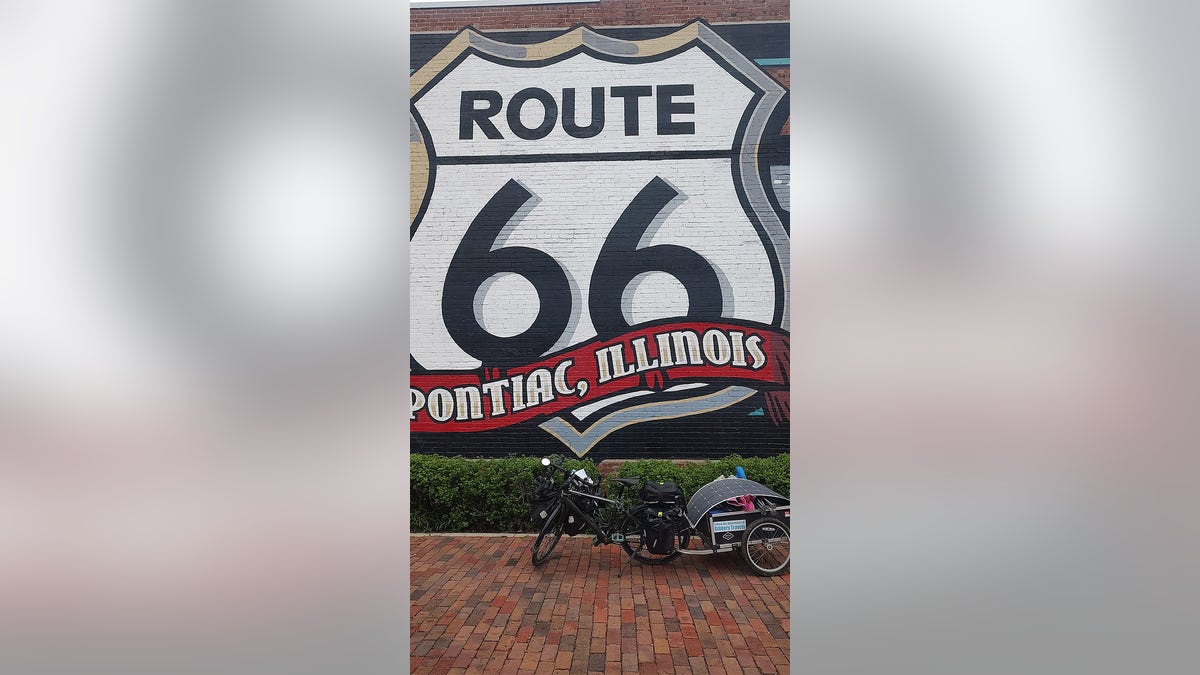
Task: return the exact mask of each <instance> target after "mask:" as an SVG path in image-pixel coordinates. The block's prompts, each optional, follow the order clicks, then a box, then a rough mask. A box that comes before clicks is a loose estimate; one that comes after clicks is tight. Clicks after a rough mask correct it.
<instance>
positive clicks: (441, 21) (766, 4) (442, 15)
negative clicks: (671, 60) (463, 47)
mask: <svg viewBox="0 0 1200 675" xmlns="http://www.w3.org/2000/svg"><path fill="white" fill-rule="evenodd" d="M789 6H790V3H789V2H788V1H787V0H750V1H748V0H687V1H686V2H684V1H682V0H678V1H677V0H664V1H663V2H654V1H653V0H642V1H639V2H629V1H627V0H600V2H596V3H584V4H567V5H517V6H508V7H464V8H447V9H421V10H413V11H412V13H411V17H410V21H409V26H410V30H411V31H412V32H414V33H428V32H434V31H447V30H450V31H454V30H458V29H459V28H461V27H463V26H475V27H476V28H478V29H479V30H485V31H486V30H503V29H519V30H528V29H533V28H560V29H561V28H568V27H570V26H573V25H575V24H577V23H586V24H588V25H589V26H592V27H594V28H595V27H601V26H652V25H682V24H684V23H687V22H688V21H690V20H692V19H695V18H702V19H705V20H706V21H708V22H709V23H736V22H745V21H779V22H787V21H788V20H789V19H788V11H789Z"/></svg>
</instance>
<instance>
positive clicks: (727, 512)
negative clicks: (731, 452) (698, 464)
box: [687, 478, 792, 551]
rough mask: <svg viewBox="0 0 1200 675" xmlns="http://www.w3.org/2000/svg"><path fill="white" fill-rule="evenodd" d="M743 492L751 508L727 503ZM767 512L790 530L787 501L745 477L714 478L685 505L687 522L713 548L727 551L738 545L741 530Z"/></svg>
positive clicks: (789, 513) (789, 503)
mask: <svg viewBox="0 0 1200 675" xmlns="http://www.w3.org/2000/svg"><path fill="white" fill-rule="evenodd" d="M745 495H749V496H751V497H753V499H754V505H755V508H754V509H753V510H745V509H744V508H742V507H736V508H735V507H732V506H729V505H728V502H730V500H736V499H737V498H739V497H742V496H745ZM768 515H770V516H774V517H776V518H778V519H780V520H782V521H783V523H784V524H785V525H786V526H787V527H788V529H791V515H792V509H791V500H790V499H788V498H787V497H784V496H783V495H781V494H779V493H778V492H775V491H774V490H772V489H770V488H768V487H766V486H765V485H762V484H760V483H755V482H754V481H752V480H746V479H745V478H718V479H717V480H714V481H713V482H711V483H709V484H708V485H705V486H703V487H701V488H700V489H699V490H696V494H694V495H692V498H691V499H690V500H689V501H688V505H687V518H688V522H689V524H690V525H691V526H692V529H693V530H695V531H696V532H698V533H699V534H700V536H701V537H702V538H704V539H705V541H706V543H708V544H709V546H710V547H711V548H712V550H713V551H731V550H733V549H735V548H738V547H740V546H741V545H742V540H743V538H744V535H745V531H746V530H747V529H748V528H751V527H752V526H753V525H754V522H755V521H756V520H758V519H759V518H762V517H764V516H768Z"/></svg>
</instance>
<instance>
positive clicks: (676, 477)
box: [616, 455, 792, 497]
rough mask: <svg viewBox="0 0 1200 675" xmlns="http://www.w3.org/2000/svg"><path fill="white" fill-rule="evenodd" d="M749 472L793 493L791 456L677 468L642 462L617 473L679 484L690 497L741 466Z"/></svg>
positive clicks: (754, 478)
mask: <svg viewBox="0 0 1200 675" xmlns="http://www.w3.org/2000/svg"><path fill="white" fill-rule="evenodd" d="M739 466H740V467H742V468H743V469H745V470H746V478H749V479H750V480H752V481H754V482H756V483H762V484H763V485H765V486H767V487H769V488H771V489H772V490H774V491H776V492H778V493H779V494H781V495H783V496H785V497H787V496H789V495H790V494H791V485H792V481H791V475H790V471H791V457H789V456H788V455H776V456H774V457H739V456H738V455H730V456H728V457H725V458H724V459H715V460H712V461H707V462H688V463H686V464H683V465H680V466H676V465H675V464H673V463H672V462H670V461H667V460H664V459H642V460H636V461H632V462H625V463H624V464H622V465H621V467H620V468H619V469H618V470H617V473H616V475H617V476H618V477H622V478H626V477H631V476H633V477H637V478H643V479H646V480H655V481H659V482H662V481H664V480H671V481H675V483H677V484H678V485H679V487H680V488H681V489H682V490H683V492H684V494H686V495H688V496H689V497H690V496H691V495H692V494H693V493H695V492H696V490H698V489H699V488H700V487H701V486H703V485H706V484H708V483H711V482H712V481H714V480H716V479H717V478H718V477H720V476H732V475H734V470H735V469H736V468H737V467H739Z"/></svg>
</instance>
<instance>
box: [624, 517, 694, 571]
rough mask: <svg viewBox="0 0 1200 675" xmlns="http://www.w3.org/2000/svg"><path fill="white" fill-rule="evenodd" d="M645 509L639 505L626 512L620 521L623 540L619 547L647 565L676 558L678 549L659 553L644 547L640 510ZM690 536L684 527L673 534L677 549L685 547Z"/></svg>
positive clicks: (659, 563) (644, 533) (644, 537)
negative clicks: (663, 553)
mask: <svg viewBox="0 0 1200 675" xmlns="http://www.w3.org/2000/svg"><path fill="white" fill-rule="evenodd" d="M645 510H646V507H645V506H639V507H637V508H636V509H634V510H633V511H631V512H629V513H628V514H626V515H625V518H624V519H623V520H622V521H621V535H622V536H623V537H624V541H622V542H621V548H623V549H625V553H626V555H631V556H633V557H634V558H635V559H636V560H638V561H639V562H644V563H646V564H649V565H661V564H662V563H666V562H671V561H672V560H674V559H676V558H678V557H679V555H680V553H679V551H678V550H675V551H672V552H671V553H668V554H666V555H659V554H657V553H651V552H650V551H647V550H646V549H645V541H646V532H645V530H644V529H643V528H642V512H643V511H645ZM691 538H692V535H691V532H690V531H689V530H686V529H685V530H684V531H682V532H680V533H679V534H677V535H676V536H675V545H676V547H677V549H680V548H687V547H688V542H689V541H691Z"/></svg>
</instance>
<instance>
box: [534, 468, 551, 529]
mask: <svg viewBox="0 0 1200 675" xmlns="http://www.w3.org/2000/svg"><path fill="white" fill-rule="evenodd" d="M557 500H558V491H557V490H555V489H554V481H552V480H550V479H549V478H546V477H545V476H538V479H537V483H536V484H535V488H534V493H533V507H532V508H531V509H530V514H531V515H532V517H533V529H534V530H535V531H540V530H541V529H542V525H545V524H546V519H547V518H549V517H550V511H551V510H553V509H554V503H555V502H556V501H557Z"/></svg>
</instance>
